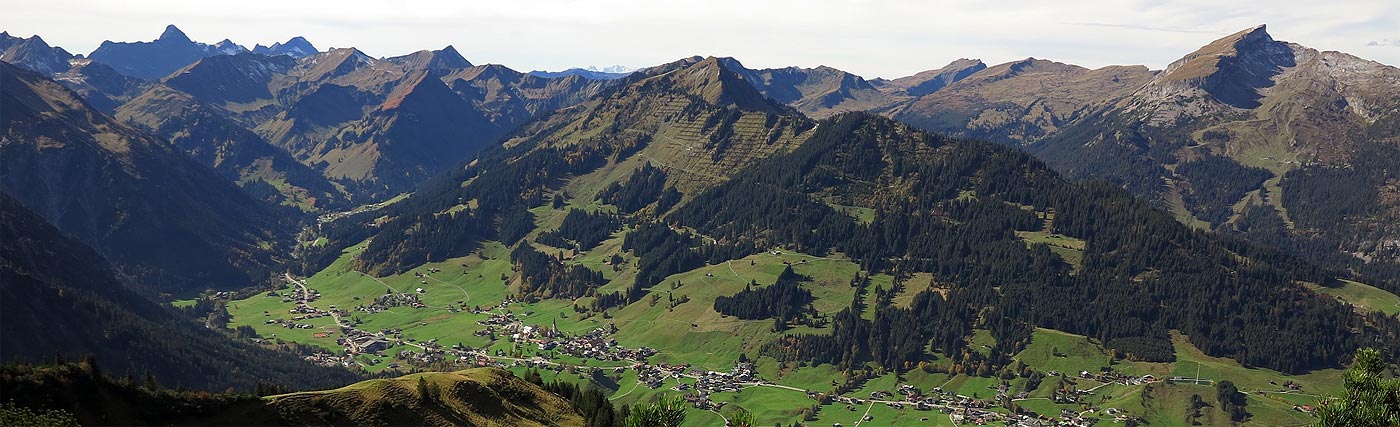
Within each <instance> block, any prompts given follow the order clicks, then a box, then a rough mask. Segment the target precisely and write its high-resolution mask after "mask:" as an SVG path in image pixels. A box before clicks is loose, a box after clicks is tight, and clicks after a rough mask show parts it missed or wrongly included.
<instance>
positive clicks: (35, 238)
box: [0, 194, 357, 396]
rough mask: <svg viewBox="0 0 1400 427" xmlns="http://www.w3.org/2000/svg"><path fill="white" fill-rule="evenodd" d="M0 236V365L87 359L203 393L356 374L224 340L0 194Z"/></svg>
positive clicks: (331, 380)
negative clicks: (139, 288)
mask: <svg viewBox="0 0 1400 427" xmlns="http://www.w3.org/2000/svg"><path fill="white" fill-rule="evenodd" d="M0 240H3V242H4V244H3V245H0V324H3V325H4V327H5V331H4V333H3V334H0V361H4V362H13V361H30V362H39V361H52V358H54V357H55V356H60V357H61V356H66V357H68V358H69V360H77V359H78V358H80V357H84V356H88V355H90V356H94V357H95V358H96V360H97V361H98V363H99V364H100V365H101V366H102V367H103V368H104V369H106V370H107V371H108V372H109V373H112V374H114V375H118V376H125V375H133V376H143V377H144V376H149V377H151V378H154V379H156V380H157V381H159V382H160V383H161V384H164V385H166V386H170V387H175V386H180V387H188V388H197V389H203V390H224V389H226V388H234V389H237V390H252V389H253V387H254V385H256V384H259V383H268V384H279V385H282V386H284V387H295V388H297V389H304V388H310V387H327V386H334V385H340V384H344V383H346V382H349V381H352V380H354V379H355V378H357V375H355V374H353V373H351V372H349V371H346V370H344V369H339V368H327V367H321V366H315V365H312V364H310V363H307V362H303V361H301V360H300V359H299V358H298V357H297V356H296V355H294V354H290V353H284V352H276V351H273V350H269V349H264V348H258V347H255V346H252V345H250V344H247V343H239V342H234V341H232V340H230V339H229V338H228V337H226V336H224V335H222V334H220V333H218V332H216V331H213V330H210V329H206V328H205V327H204V326H202V325H197V324H195V323H194V322H192V321H190V320H188V319H185V318H183V317H181V316H177V315H175V314H174V313H172V312H170V311H168V308H166V307H162V306H160V305H157V304H155V303H154V302H151V301H149V300H147V299H145V298H144V297H142V296H140V295H138V294H137V293H136V292H134V291H132V290H131V289H130V288H129V287H128V285H127V284H126V283H125V282H124V281H123V279H122V278H121V276H119V275H118V273H117V272H116V271H114V270H112V268H111V267H110V266H109V265H108V264H107V262H106V260H104V259H103V258H102V256H101V255H98V253H97V252H95V251H93V250H92V249H90V248H88V247H87V246H85V245H83V244H82V243H80V242H78V241H76V240H73V239H71V238H69V237H66V236H64V235H63V234H62V233H60V232H59V230H57V229H55V228H54V227H53V226H51V225H49V224H48V223H47V222H45V221H44V219H43V218H40V217H39V216H38V215H36V214H34V213H33V212H31V211H29V210H28V209H26V208H24V207H23V206H21V205H20V204H19V202H18V201H16V200H15V199H13V198H10V197H9V196H6V195H4V194H0ZM7 396H14V395H13V394H7Z"/></svg>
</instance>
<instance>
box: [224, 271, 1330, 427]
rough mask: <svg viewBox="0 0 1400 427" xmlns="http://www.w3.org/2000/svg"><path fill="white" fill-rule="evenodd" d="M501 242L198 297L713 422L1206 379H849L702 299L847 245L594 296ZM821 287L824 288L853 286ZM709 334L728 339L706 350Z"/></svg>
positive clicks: (1100, 410)
mask: <svg viewBox="0 0 1400 427" xmlns="http://www.w3.org/2000/svg"><path fill="white" fill-rule="evenodd" d="M606 249H608V248H607V245H606V244H605V245H604V248H603V250H599V251H595V252H599V254H580V255H578V256H573V257H569V259H568V260H565V261H564V262H574V263H585V264H586V263H590V262H592V263H597V264H598V265H597V267H600V268H603V269H604V271H609V270H611V271H609V273H613V274H626V273H627V271H626V267H625V266H623V265H612V264H611V263H612V262H613V261H615V260H616V258H614V257H613V256H612V255H613V254H615V253H616V252H615V251H616V248H615V246H614V247H613V248H611V249H612V251H614V252H612V253H607V252H609V251H607V250H606ZM487 251H492V252H491V255H487V254H486V252H487ZM504 252H505V251H504V249H503V248H500V247H488V248H486V249H484V250H483V252H482V253H481V254H478V255H474V256H471V257H466V258H462V259H457V260H449V261H447V262H442V263H433V264H429V265H427V266H423V267H420V268H417V269H414V270H413V271H410V272H405V273H404V274H400V275H394V276H390V277H383V278H377V277H373V276H370V275H367V274H364V273H361V272H358V271H355V270H354V269H352V268H348V262H347V261H346V259H348V258H349V257H348V255H350V254H351V252H350V251H347V256H346V257H344V259H342V260H341V261H337V264H336V265H333V266H332V267H331V268H328V269H327V270H326V271H323V272H321V273H319V274H317V275H315V276H313V277H310V278H299V277H295V276H292V275H290V274H286V275H284V276H283V277H282V279H283V280H282V282H283V283H284V285H283V286H280V287H277V288H276V289H270V290H263V291H259V292H258V293H256V294H251V293H248V294H244V295H238V294H235V293H229V292H222V293H218V294H214V295H210V296H209V297H212V298H215V299H218V300H219V301H221V303H222V304H224V305H225V306H226V307H227V310H228V312H229V314H230V316H231V318H232V321H231V323H230V327H232V326H240V327H243V326H247V327H251V328H253V329H254V330H255V331H256V332H257V336H256V337H253V338H251V339H252V340H254V341H255V342H259V343H263V344H266V345H274V344H277V343H296V344H297V345H298V346H299V347H298V348H300V349H301V352H302V354H303V357H304V358H305V359H306V360H308V361H311V362H315V363H318V364H322V365H326V366H343V367H346V368H350V369H360V370H364V371H367V372H371V373H380V372H383V373H385V374H386V375H393V373H403V372H412V371H417V370H457V369H464V368H468V367H480V366H494V367H501V368H505V369H509V370H512V371H514V372H516V373H517V374H519V375H524V374H527V373H529V372H536V373H540V374H543V375H544V378H545V380H546V381H555V380H559V381H572V382H579V383H591V384H595V385H598V386H602V387H604V388H606V389H609V390H614V391H613V392H612V396H611V398H612V399H614V400H616V401H617V402H619V403H631V402H638V401H644V400H647V399H651V398H654V397H655V396H660V395H670V396H676V397H680V398H683V399H684V400H685V401H686V402H687V403H688V404H690V405H691V406H692V407H693V408H695V411H696V412H695V415H694V416H692V417H690V418H688V419H690V420H692V421H688V422H687V425H725V424H727V421H728V417H727V416H726V415H725V414H726V413H729V412H731V411H732V410H733V408H735V407H743V408H745V409H747V410H750V411H754V412H755V413H757V414H759V415H760V416H765V415H766V416H780V418H781V419H801V420H803V421H801V422H802V423H803V425H808V426H827V425H830V426H840V427H847V426H861V425H864V426H877V425H930V426H935V425H936V426H947V425H1015V426H1093V425H1127V424H1131V423H1135V422H1137V421H1140V418H1141V417H1140V416H1139V415H1136V414H1134V413H1133V411H1132V410H1131V409H1130V408H1128V406H1130V405H1131V404H1132V403H1131V402H1132V401H1131V400H1126V401H1125V400H1124V399H1125V398H1126V397H1134V396H1135V395H1137V394H1146V393H1150V392H1151V390H1153V389H1154V387H1171V386H1175V387H1182V385H1179V384H1188V385H1195V386H1196V387H1197V388H1199V389H1200V391H1199V392H1198V393H1199V394H1202V395H1207V394H1209V393H1213V391H1212V390H1211V389H1209V388H1208V387H1207V386H1208V384H1209V381H1208V380H1199V379H1194V378H1193V379H1189V381H1186V382H1184V383H1182V382H1177V383H1173V380H1179V379H1181V378H1174V375H1172V374H1175V373H1176V372H1174V371H1173V368H1172V367H1171V366H1169V365H1150V364H1141V365H1139V364H1133V363H1127V362H1116V363H1120V364H1121V365H1120V366H1118V367H1110V366H1095V367H1092V368H1091V367H1090V366H1089V365H1085V368H1084V369H1054V368H1053V367H1054V366H1058V365H1063V364H1065V363H1066V362H1065V360H1068V359H1069V358H1065V357H1061V358H1060V359H1064V360H1049V362H1048V367H1049V368H1047V369H1046V370H1045V371H1044V372H1042V373H1043V374H1044V377H1045V379H1043V380H1039V381H1038V382H1041V383H1044V385H1042V386H1040V387H1039V388H1038V389H1035V390H1034V391H1031V390H1028V389H1027V386H1026V380H1025V379H1024V378H1015V379H1001V378H986V377H973V376H966V375H953V374H947V373H937V372H933V371H927V370H919V369H916V370H913V371H909V372H902V373H876V374H877V376H875V377H873V378H867V379H864V380H862V381H858V382H855V383H850V382H847V381H845V380H842V379H841V378H842V377H843V376H844V375H843V374H842V373H841V372H839V371H836V370H834V369H832V368H831V367H830V366H829V365H822V366H806V367H802V366H795V365H791V364H784V363H779V362H777V361H775V360H773V359H772V358H770V357H766V356H763V357H757V356H754V354H755V353H749V352H746V351H740V350H739V349H740V348H742V347H744V346H746V345H749V344H748V341H745V340H747V339H753V338H745V337H746V336H756V337H763V336H767V334H768V331H767V328H768V327H769V324H770V323H771V322H752V321H740V320H737V319H733V318H725V317H724V316H722V315H718V314H716V313H714V311H713V309H712V308H711V307H709V306H708V305H710V304H712V301H713V298H714V295H716V294H717V293H718V294H725V293H733V292H737V291H738V290H740V289H742V287H743V286H745V285H746V284H747V282H748V281H749V280H751V279H755V278H756V279H758V280H759V281H760V282H765V281H766V282H772V281H773V280H775V277H776V274H777V272H779V271H781V269H782V268H787V267H792V268H795V269H798V270H799V271H805V272H809V273H807V274H809V275H811V276H816V277H822V275H829V276H831V277H833V278H838V277H840V276H843V275H847V274H854V272H855V271H857V270H856V269H855V266H854V265H853V264H851V263H850V262H849V261H843V260H837V259H829V258H815V257H810V256H807V255H803V254H797V253H784V252H783V251H768V252H764V253H761V254H756V255H752V256H751V257H750V259H747V260H736V261H732V262H728V263H724V264H720V265H712V266H708V267H705V268H702V269H700V270H696V271H693V272H690V273H687V274H685V275H682V276H685V277H681V278H679V279H678V280H676V282H675V283H673V284H672V286H670V287H669V289H666V290H665V291H661V292H658V293H654V294H653V296H652V298H650V304H647V303H638V304H633V306H632V307H627V308H624V309H617V310H609V311H603V312H594V311H592V310H589V309H587V308H586V307H587V306H586V304H585V303H584V302H583V301H579V300H574V301H568V300H557V299H543V300H538V299H533V298H524V299H522V298H521V297H520V296H519V295H517V294H516V293H514V292H512V291H511V286H510V282H509V279H510V278H511V276H512V274H511V270H512V266H511V264H510V263H509V262H507V261H506V260H505V259H504V258H507V257H505V256H503V255H505V254H504ZM604 253H605V254H606V255H604ZM338 268H339V270H337V269H338ZM818 269H830V270H831V271H829V272H823V271H819V270H818ZM741 271H742V273H741ZM619 272H621V273H619ZM833 281H834V280H833ZM841 287H844V286H841ZM841 287H833V286H825V285H823V286H822V287H816V289H819V290H820V289H828V288H831V289H838V290H839V289H840V288H841ZM658 289H660V287H658ZM663 292H664V293H663ZM846 292H850V291H846ZM817 295H818V297H819V298H822V297H825V298H827V299H830V300H833V301H836V302H835V303H839V301H840V300H843V299H849V298H850V296H851V294H850V293H838V294H831V295H827V294H822V293H820V291H818V293H817ZM666 301H669V303H664V302H666ZM677 301H679V303H677ZM835 303H833V304H835ZM696 313H700V314H698V315H697V314H696ZM808 331H814V332H815V331H819V330H815V329H808ZM1042 334H1043V335H1044V337H1046V338H1047V339H1053V340H1058V341H1053V342H1055V343H1056V344H1054V345H1063V346H1066V347H1069V346H1071V345H1073V346H1076V351H1086V349H1087V350H1088V351H1091V352H1101V351H1102V349H1101V348H1099V347H1097V346H1093V345H1089V344H1087V341H1084V339H1083V338H1074V337H1073V336H1069V335H1067V334H1062V333H1058V332H1054V331H1045V332H1037V337H1040V336H1041V335H1042ZM714 339H722V340H724V341H723V343H715V342H707V343H705V345H707V346H711V347H708V348H707V349H708V351H705V352H700V351H699V349H696V348H691V346H692V345H695V344H696V342H695V341H697V340H714ZM1047 342H1050V341H1047ZM716 346H718V347H719V348H733V349H734V351H732V352H730V353H726V354H716V353H715V352H714V351H713V348H716ZM1086 346H1087V347H1086ZM1033 347H1034V346H1033ZM1078 347H1085V348H1078ZM749 348H754V347H749ZM1030 352H1031V350H1030V349H1028V350H1027V353H1030ZM1053 352H1054V353H1056V354H1058V353H1059V352H1060V350H1059V348H1058V347H1055V350H1054V351H1053ZM1095 354H1100V355H1101V354H1102V353H1095ZM1061 356H1063V355H1061ZM751 357H752V358H751ZM1101 357H1102V356H1099V357H1096V359H1100V358H1101ZM1052 359H1054V358H1052ZM1076 366H1077V365H1076ZM1060 371H1065V372H1060ZM1144 390H1147V391H1146V392H1144ZM1281 390H1282V391H1280V392H1286V391H1287V390H1286V389H1284V388H1281ZM1115 402H1119V403H1115ZM1306 403H1309V402H1305V401H1300V402H1299V404H1298V405H1295V408H1293V411H1292V412H1295V413H1297V414H1298V416H1297V417H1298V419H1304V418H1303V417H1306V414H1305V413H1304V412H1305V411H1303V410H1302V409H1301V408H1302V406H1305V404H1306ZM1309 409H1310V407H1309ZM784 424H786V422H785V423H784Z"/></svg>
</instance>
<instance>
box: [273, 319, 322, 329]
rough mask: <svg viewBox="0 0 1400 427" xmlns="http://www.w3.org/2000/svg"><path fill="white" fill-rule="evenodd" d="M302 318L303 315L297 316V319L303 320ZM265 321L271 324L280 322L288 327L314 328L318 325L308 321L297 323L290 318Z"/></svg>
mask: <svg viewBox="0 0 1400 427" xmlns="http://www.w3.org/2000/svg"><path fill="white" fill-rule="evenodd" d="M302 319H303V317H301V316H297V317H296V320H302ZM264 323H266V324H269V325H276V324H280V325H282V327H284V328H287V329H313V328H315V327H316V326H315V325H311V324H308V323H297V322H293V321H290V320H282V319H267V321H266V322H264Z"/></svg>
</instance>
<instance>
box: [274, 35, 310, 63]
mask: <svg viewBox="0 0 1400 427" xmlns="http://www.w3.org/2000/svg"><path fill="white" fill-rule="evenodd" d="M278 47H280V48H281V52H282V53H285V54H287V55H291V56H293V57H297V58H300V57H303V56H306V55H310V54H313V53H316V46H313V45H312V44H311V42H310V41H307V40H306V38H305V37H302V36H296V37H292V38H291V39H288V40H287V42H286V43H282V45H281V46H278Z"/></svg>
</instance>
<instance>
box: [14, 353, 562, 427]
mask: <svg viewBox="0 0 1400 427" xmlns="http://www.w3.org/2000/svg"><path fill="white" fill-rule="evenodd" d="M425 392H426V393H427V394H424V393H425ZM0 394H3V395H5V396H6V398H7V399H9V402H10V403H11V404H13V405H14V406H16V407H21V408H29V409H30V410H32V411H35V412H40V411H43V410H59V411H63V412H66V413H68V414H71V415H72V416H73V418H74V419H75V420H76V421H77V423H78V424H80V425H208V426H247V425H265V426H275V425H288V426H292V425H423V426H481V427H487V426H521V427H532V426H560V427H572V426H583V425H584V420H583V416H582V415H580V413H579V410H578V409H576V408H575V407H574V406H573V405H572V404H571V403H570V402H569V401H568V400H566V399H564V398H562V397H560V396H558V395H555V394H553V393H550V392H548V391H545V390H544V389H542V388H540V387H539V386H536V385H534V384H531V383H530V382H527V381H525V380H523V379H520V378H518V377H516V376H514V375H513V374H511V373H510V372H507V371H504V370H500V369H491V368H480V369H470V370H464V371H458V372H435V373H423V374H413V375H407V376H403V377H399V378H392V379H378V380H369V381H364V382H360V383H355V384H352V385H349V386H346V387H342V388H339V389H334V390H324V391H311V392H301V393H290V394H281V395H275V396H267V397H261V398H260V397H257V396H254V395H248V394H214V393H208V392H188V391H172V390H167V389H162V388H160V387H158V386H151V385H149V384H142V383H141V381H140V380H114V379H112V378H109V377H106V376H104V375H103V374H102V372H101V371H100V369H99V368H97V367H96V366H94V365H90V364H88V363H86V362H84V363H72V364H63V365H12V366H6V367H4V368H3V369H0Z"/></svg>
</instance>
